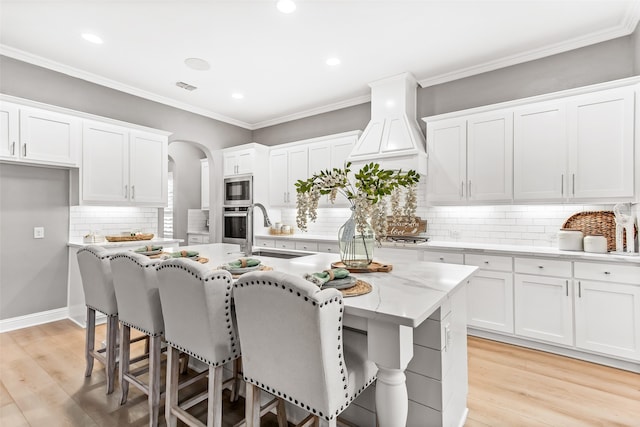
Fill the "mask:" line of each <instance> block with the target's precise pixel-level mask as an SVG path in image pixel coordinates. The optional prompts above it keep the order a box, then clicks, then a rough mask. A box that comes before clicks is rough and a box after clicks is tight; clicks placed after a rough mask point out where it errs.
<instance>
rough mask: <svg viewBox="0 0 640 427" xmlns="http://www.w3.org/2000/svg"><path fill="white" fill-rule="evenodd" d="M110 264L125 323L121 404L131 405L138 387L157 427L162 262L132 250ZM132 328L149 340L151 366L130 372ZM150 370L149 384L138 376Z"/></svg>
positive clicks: (120, 376) (162, 328) (161, 318)
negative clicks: (159, 271) (159, 274)
mask: <svg viewBox="0 0 640 427" xmlns="http://www.w3.org/2000/svg"><path fill="white" fill-rule="evenodd" d="M110 262H111V270H112V272H113V285H114V288H115V292H116V298H117V299H118V310H119V313H118V314H119V320H120V324H121V327H120V343H121V344H120V375H119V379H120V387H121V388H122V399H121V401H120V404H125V403H126V402H127V396H128V394H129V383H131V384H133V385H135V386H136V387H138V388H139V389H140V390H141V391H142V392H143V393H145V394H146V395H147V396H148V401H149V425H150V426H157V425H158V415H159V410H160V397H161V392H160V371H161V359H160V358H161V342H162V334H163V332H164V320H163V317H162V307H161V305H160V295H159V291H158V281H157V277H156V266H157V265H158V264H159V263H160V261H159V260H151V259H149V258H148V257H146V256H144V255H141V254H137V253H135V252H131V251H129V252H120V253H117V254H115V255H113V256H112V257H111V260H110ZM131 328H134V329H137V330H138V331H140V332H142V333H143V334H145V335H146V336H148V337H149V365H148V367H146V366H145V367H142V368H140V369H136V370H135V371H130V363H131V360H130V359H131V357H130V345H129V339H130V334H131ZM147 369H148V372H149V382H148V383H147V384H145V383H143V382H142V381H141V380H140V379H139V378H138V376H139V375H140V374H142V373H144V372H146V371H147Z"/></svg>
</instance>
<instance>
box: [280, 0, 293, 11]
mask: <svg viewBox="0 0 640 427" xmlns="http://www.w3.org/2000/svg"><path fill="white" fill-rule="evenodd" d="M276 7H277V8H278V10H279V11H280V12H282V13H291V12H293V11H294V10H296V4H295V3H294V2H293V0H278V2H277V3H276Z"/></svg>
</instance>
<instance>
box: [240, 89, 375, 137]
mask: <svg viewBox="0 0 640 427" xmlns="http://www.w3.org/2000/svg"><path fill="white" fill-rule="evenodd" d="M369 101H371V94H368V95H362V96H357V97H355V98H350V99H346V100H344V101H339V102H335V103H333V104H327V105H323V106H321V107H316V108H311V109H309V110H304V111H300V112H298V113H293V114H289V115H286V116H281V117H276V118H274V119H269V120H264V121H261V122H257V123H254V124H253V125H252V127H251V129H252V130H256V129H261V128H264V127H267V126H274V125H278V124H280V123H285V122H290V121H292V120H298V119H304V118H305V117H310V116H315V115H317V114H322V113H328V112H330V111H335V110H340V109H341V108H347V107H353V106H354V105H360V104H364V103H365V102H369Z"/></svg>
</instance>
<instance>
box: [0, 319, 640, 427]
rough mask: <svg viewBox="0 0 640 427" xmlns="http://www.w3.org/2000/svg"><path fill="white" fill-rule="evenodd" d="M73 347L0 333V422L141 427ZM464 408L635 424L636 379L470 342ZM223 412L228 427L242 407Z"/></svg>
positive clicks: (484, 415) (472, 420) (40, 332)
mask: <svg viewBox="0 0 640 427" xmlns="http://www.w3.org/2000/svg"><path fill="white" fill-rule="evenodd" d="M103 335H104V327H102V328H100V330H99V332H98V336H99V338H98V339H99V340H101V339H102V337H103ZM83 348H84V330H83V329H81V328H80V327H78V326H77V325H75V324H74V323H72V322H71V321H68V320H64V321H59V322H53V323H49V324H46V325H41V326H35V327H32V328H26V329H21V330H18V331H13V332H7V333H4V334H0V426H2V427H9V426H11V427H14V426H34V427H35V426H38V427H39V426H81V427H85V426H105V427H107V426H108V427H112V426H145V425H147V423H148V418H147V407H146V396H144V395H142V394H141V393H140V392H139V391H138V390H137V389H136V388H134V387H131V389H130V392H129V401H128V402H127V404H126V405H124V406H120V405H119V398H120V389H119V386H118V385H117V384H116V390H115V392H114V393H113V394H112V395H110V396H106V395H105V394H104V392H105V378H104V370H103V369H102V366H101V365H100V364H99V363H98V362H96V363H95V366H94V371H93V375H92V376H91V377H90V378H84V366H85V361H84V356H83ZM468 406H469V417H468V420H467V423H466V426H468V427H484V426H558V427H560V426H562V427H569V426H607V427H608V426H640V375H638V374H634V373H630V372H626V371H621V370H617V369H613V368H607V367H603V366H600V365H595V364H591V363H587V362H582V361H577V360H574V359H569V358H564V357H561V356H555V355H551V354H547V353H543V352H538V351H534V350H528V349H523V348H520V347H515V346H510V345H506V344H501V343H496V342H493V341H488V340H483V339H479V338H473V337H470V338H469V399H468ZM198 409H199V410H200V411H201V414H202V419H204V412H205V410H206V409H205V408H204V406H203V407H202V408H198ZM223 411H224V416H225V422H224V425H225V426H231V425H233V424H234V423H235V422H237V421H239V420H240V419H242V417H243V412H244V403H243V401H242V400H240V401H239V402H236V403H235V404H229V405H227V406H226V407H225V408H224V410H223ZM161 423H162V424H164V417H161ZM263 425H266V426H269V427H270V426H275V425H277V423H276V422H275V417H271V418H269V419H268V420H266V422H263ZM363 427H369V426H363Z"/></svg>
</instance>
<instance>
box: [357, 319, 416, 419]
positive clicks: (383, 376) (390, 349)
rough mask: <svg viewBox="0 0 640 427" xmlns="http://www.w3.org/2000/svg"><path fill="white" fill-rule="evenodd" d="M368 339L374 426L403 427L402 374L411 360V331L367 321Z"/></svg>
mask: <svg viewBox="0 0 640 427" xmlns="http://www.w3.org/2000/svg"><path fill="white" fill-rule="evenodd" d="M368 337H369V338H368V352H369V358H370V359H371V360H373V361H374V362H375V363H376V365H377V366H378V380H377V382H376V416H377V420H378V426H379V427H398V426H406V425H407V413H408V408H409V399H408V395H407V383H406V376H405V373H404V371H405V369H406V368H407V365H408V364H409V361H410V360H411V358H412V357H413V329H412V328H410V327H408V326H402V325H397V324H393V323H390V322H384V321H380V320H373V319H369V322H368Z"/></svg>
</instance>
